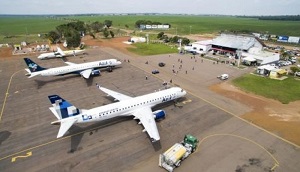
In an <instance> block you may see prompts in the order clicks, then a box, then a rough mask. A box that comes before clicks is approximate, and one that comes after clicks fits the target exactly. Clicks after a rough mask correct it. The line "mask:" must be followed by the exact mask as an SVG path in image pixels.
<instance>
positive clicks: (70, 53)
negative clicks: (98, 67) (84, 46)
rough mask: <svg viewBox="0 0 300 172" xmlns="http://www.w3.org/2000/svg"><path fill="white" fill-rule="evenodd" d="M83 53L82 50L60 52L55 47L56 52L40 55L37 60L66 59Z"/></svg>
mask: <svg viewBox="0 0 300 172" xmlns="http://www.w3.org/2000/svg"><path fill="white" fill-rule="evenodd" d="M81 53H84V50H68V51H62V50H61V49H60V48H59V47H57V51H55V52H50V53H42V54H40V55H39V56H38V59H41V60H43V59H49V58H55V57H66V56H75V55H78V54H81Z"/></svg>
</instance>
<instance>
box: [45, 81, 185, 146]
mask: <svg viewBox="0 0 300 172" xmlns="http://www.w3.org/2000/svg"><path fill="white" fill-rule="evenodd" d="M97 87H98V88H99V89H100V90H102V91H103V92H105V93H106V94H108V96H112V97H113V98H115V100H118V101H119V102H116V103H112V104H108V105H104V106H100V107H96V108H92V109H89V110H84V109H78V108H76V107H75V106H73V105H72V104H70V103H69V102H67V101H66V100H64V99H63V98H61V97H60V96H58V95H49V96H48V98H49V100H50V102H51V104H52V106H53V107H50V108H49V109H50V110H51V112H52V113H53V114H54V115H55V116H56V118H57V121H54V122H52V123H51V124H52V125H56V124H60V128H59V132H58V135H57V138H60V137H62V136H63V135H64V134H65V133H66V132H67V131H68V130H69V128H70V127H71V126H72V125H73V124H75V123H86V122H93V121H102V120H106V119H110V118H114V117H117V116H134V119H138V120H139V121H140V122H139V124H142V125H143V126H144V129H143V132H147V133H148V135H149V136H150V139H151V141H152V142H155V141H158V140H160V136H159V133H158V130H157V126H156V123H155V119H162V118H164V117H165V116H166V113H165V111H164V110H157V111H154V112H153V111H152V107H154V106H155V105H157V104H160V103H164V102H168V101H171V100H175V99H178V98H180V97H183V96H184V95H185V94H186V91H184V90H183V89H181V88H179V87H172V88H169V89H166V90H162V91H158V92H154V93H150V94H146V95H142V96H138V97H130V96H127V95H124V94H121V93H118V92H115V91H112V90H109V89H107V88H104V87H100V86H99V85H97Z"/></svg>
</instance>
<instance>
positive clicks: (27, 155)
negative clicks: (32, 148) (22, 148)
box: [11, 152, 32, 162]
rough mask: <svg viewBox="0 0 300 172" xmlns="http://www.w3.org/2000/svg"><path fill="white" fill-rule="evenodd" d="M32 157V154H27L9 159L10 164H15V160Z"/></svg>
mask: <svg viewBox="0 0 300 172" xmlns="http://www.w3.org/2000/svg"><path fill="white" fill-rule="evenodd" d="M31 155H32V152H27V153H26V155H20V156H15V157H12V158H11V162H15V161H16V160H17V158H27V157H30V156H31Z"/></svg>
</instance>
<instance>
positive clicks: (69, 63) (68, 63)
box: [65, 62, 76, 66]
mask: <svg viewBox="0 0 300 172" xmlns="http://www.w3.org/2000/svg"><path fill="white" fill-rule="evenodd" d="M65 63H66V64H67V65H69V66H72V65H76V63H71V62H65Z"/></svg>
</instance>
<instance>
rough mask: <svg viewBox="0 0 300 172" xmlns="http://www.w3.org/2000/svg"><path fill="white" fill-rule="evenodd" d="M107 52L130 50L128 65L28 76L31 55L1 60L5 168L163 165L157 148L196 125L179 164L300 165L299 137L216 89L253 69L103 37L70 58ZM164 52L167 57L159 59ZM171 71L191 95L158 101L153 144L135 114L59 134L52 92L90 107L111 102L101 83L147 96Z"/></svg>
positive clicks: (0, 132) (186, 167) (190, 167)
mask: <svg viewBox="0 0 300 172" xmlns="http://www.w3.org/2000/svg"><path fill="white" fill-rule="evenodd" d="M107 58H118V59H120V60H122V61H123V64H122V67H121V68H118V69H115V70H114V71H113V72H111V73H109V72H102V75H101V76H99V77H94V78H93V79H92V80H88V81H86V80H84V79H83V78H81V77H79V76H76V75H66V76H62V77H48V78H47V77H46V78H43V77H37V78H32V79H28V78H27V77H26V76H25V75H24V74H25V71H23V69H24V67H25V64H24V62H23V60H22V57H14V58H12V59H10V60H7V59H5V60H2V61H1V63H0V67H1V76H2V79H3V80H4V81H7V82H1V83H0V93H1V95H5V94H6V90H7V86H8V84H9V81H10V78H11V77H12V80H11V83H10V87H9V92H8V97H7V99H6V101H5V102H4V96H2V99H1V106H2V105H4V103H5V108H4V110H3V114H2V118H1V123H0V138H1V140H0V144H1V146H0V152H1V155H0V169H1V171H145V172H147V171H149V172H150V171H164V170H163V169H161V168H159V167H158V155H159V154H160V153H162V152H164V151H165V150H166V149H167V148H169V147H170V146H172V145H173V144H174V143H175V142H178V141H180V140H181V139H182V138H183V136H184V135H185V134H187V133H190V134H193V135H195V136H196V137H197V138H198V139H199V140H201V144H200V146H199V149H198V150H197V152H196V153H195V154H193V155H192V156H191V157H190V158H189V159H188V160H186V161H185V162H184V163H182V166H181V167H180V168H179V169H177V171H219V170H220V169H222V171H235V170H238V169H241V170H246V171H248V170H249V171H266V170H270V169H272V168H273V169H275V171H277V170H278V171H297V170H298V169H299V168H300V165H299V159H300V153H299V149H298V148H297V147H295V146H293V145H291V144H289V143H287V142H285V141H284V140H283V139H280V138H278V137H276V136H274V135H273V134H271V133H269V132H267V131H265V130H263V129H260V128H258V127H255V126H253V125H251V124H250V123H248V122H246V121H244V120H242V119H241V118H239V117H238V116H239V115H242V114H244V113H246V112H249V111H251V107H248V106H246V105H244V104H241V103H239V102H236V101H234V100H231V99H228V98H226V97H223V96H221V95H218V94H216V93H214V92H212V91H210V90H209V89H207V87H208V86H210V85H213V84H216V83H220V82H223V81H221V80H218V79H217V76H218V75H220V74H222V73H228V74H229V80H230V79H231V78H234V77H237V76H239V75H241V74H243V73H245V72H247V70H248V69H245V70H237V69H236V68H234V67H232V66H230V65H226V64H213V62H212V61H209V60H206V59H203V61H201V60H202V59H201V58H199V57H195V58H193V57H192V56H187V55H185V56H183V55H179V54H171V55H170V56H169V55H158V56H151V57H150V56H149V57H143V58H138V59H137V57H132V56H129V55H127V54H124V53H121V52H119V51H116V50H114V49H111V48H103V47H101V48H99V47H95V48H93V49H90V50H88V56H78V57H70V58H68V59H69V60H70V61H72V62H75V63H76V62H77V63H80V62H84V61H94V60H99V59H107ZM125 59H127V60H128V59H130V62H128V61H127V62H124V61H125ZM181 60H182V62H181ZM146 61H148V62H149V63H148V64H146V63H145V62H146ZM159 62H164V63H165V66H164V67H159V66H158V63H159ZM39 63H40V65H41V66H44V67H54V66H62V65H64V64H63V62H62V61H61V59H52V60H46V61H39ZM173 64H174V67H173ZM180 65H182V66H181V69H179V67H180ZM155 68H157V69H158V70H159V71H160V73H159V74H158V75H153V74H151V71H152V70H153V69H155ZM173 70H176V72H175V73H174V72H173ZM177 71H178V72H177ZM15 72H16V73H15ZM14 73H15V74H14ZM13 74H14V75H13ZM12 75H13V76H12ZM146 76H147V79H146ZM171 80H172V83H171V85H178V86H180V87H182V88H184V89H186V90H187V91H188V95H187V96H186V98H185V99H181V100H180V102H181V103H182V104H183V106H182V107H176V106H174V104H173V103H168V104H163V105H161V106H158V107H156V109H164V110H165V111H166V112H167V117H166V119H165V120H162V121H160V122H158V123H157V126H158V130H159V132H160V135H161V141H160V143H158V144H154V145H152V144H151V142H150V140H149V138H148V137H147V135H146V133H143V132H142V129H143V128H142V127H141V126H140V125H137V121H135V120H133V119H132V118H130V117H127V118H117V119H113V120H108V121H103V122H97V123H90V124H84V125H81V124H80V125H74V126H73V127H72V128H71V130H70V132H69V134H68V135H67V136H66V137H64V138H61V139H56V135H57V132H58V126H52V125H50V122H52V121H53V120H55V119H56V118H55V117H54V116H53V114H52V113H51V112H50V110H49V109H48V107H50V106H51V104H50V102H49V100H48V98H47V96H48V95H50V94H59V95H60V96H62V97H63V98H65V99H66V100H68V101H69V102H70V103H72V104H73V105H75V106H76V107H78V108H85V109H89V108H93V107H96V106H101V105H104V104H108V103H112V100H111V99H110V98H107V97H106V94H104V93H102V92H100V91H99V90H98V89H97V88H96V86H95V84H96V83H98V84H101V85H102V86H103V87H107V88H109V89H112V90H115V91H119V92H121V93H124V94H128V95H130V96H138V95H142V94H146V93H150V92H153V91H155V90H158V89H164V87H163V85H162V84H163V82H164V81H167V82H168V83H170V81H171ZM195 88H197V89H195ZM253 162H254V163H253Z"/></svg>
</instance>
